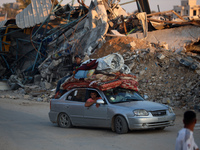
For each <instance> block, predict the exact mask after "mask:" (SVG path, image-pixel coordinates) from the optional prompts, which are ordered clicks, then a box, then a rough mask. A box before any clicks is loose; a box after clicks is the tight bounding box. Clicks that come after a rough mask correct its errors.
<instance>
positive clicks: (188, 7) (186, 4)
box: [173, 0, 200, 18]
mask: <svg viewBox="0 0 200 150" xmlns="http://www.w3.org/2000/svg"><path fill="white" fill-rule="evenodd" d="M173 10H174V11H175V12H176V13H178V14H179V15H180V16H188V17H190V18H192V17H195V16H196V17H198V16H200V5H197V0H181V6H174V9H173ZM173 17H174V18H176V17H175V16H173Z"/></svg>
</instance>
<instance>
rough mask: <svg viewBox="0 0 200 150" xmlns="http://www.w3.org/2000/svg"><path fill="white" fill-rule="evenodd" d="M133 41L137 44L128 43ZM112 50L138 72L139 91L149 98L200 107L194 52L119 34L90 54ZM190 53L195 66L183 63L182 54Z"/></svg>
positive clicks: (183, 55) (170, 103)
mask: <svg viewBox="0 0 200 150" xmlns="http://www.w3.org/2000/svg"><path fill="white" fill-rule="evenodd" d="M131 42H134V45H135V47H129V46H128V45H129V43H131ZM115 43H118V44H117V46H116V44H115ZM113 52H119V53H120V54H121V55H122V56H123V57H124V60H125V64H126V65H128V66H129V67H130V69H131V71H132V73H134V74H135V75H136V76H137V79H138V82H139V89H140V92H141V93H142V94H143V95H146V96H148V99H149V100H151V101H156V102H160V103H164V104H169V105H171V106H178V107H185V108H191V109H192V108H199V107H200V106H199V102H200V82H199V80H200V74H198V70H199V69H200V63H199V61H198V59H197V58H196V56H195V55H194V56H192V55H191V56H188V55H189V54H188V55H186V54H185V53H184V52H183V53H180V54H178V53H175V52H173V51H172V50H166V49H165V47H164V46H162V45H158V44H155V43H151V44H150V43H148V42H147V41H146V40H144V39H143V40H140V39H135V38H132V37H118V38H113V39H110V40H108V41H107V42H106V43H105V44H104V45H103V46H102V47H101V48H100V49H98V50H97V51H96V52H95V53H94V54H93V55H91V58H95V57H103V56H104V55H107V54H109V53H113ZM188 57H189V58H190V59H192V61H193V66H196V67H195V68H194V67H193V68H192V65H190V66H187V65H184V64H183V63H180V61H179V58H182V60H187V59H186V58H188Z"/></svg>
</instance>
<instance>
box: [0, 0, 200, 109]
mask: <svg viewBox="0 0 200 150" xmlns="http://www.w3.org/2000/svg"><path fill="white" fill-rule="evenodd" d="M48 2H50V1H49V0H48ZM79 2H80V1H79ZM145 2H147V4H145V5H144V4H143V3H142V2H141V1H140V0H139V1H137V4H138V6H141V7H139V8H138V12H139V13H136V14H134V13H133V14H127V13H126V11H125V10H124V9H122V7H121V6H120V5H119V3H118V1H111V0H94V1H91V4H90V6H89V7H88V6H86V5H85V4H84V2H83V1H82V2H81V3H80V5H79V6H71V5H70V4H67V5H65V6H61V5H60V3H56V4H53V5H52V4H50V3H49V5H52V12H50V11H48V14H49V15H50V17H48V18H46V19H44V20H45V21H44V20H43V21H42V25H40V24H39V23H38V24H36V25H35V24H33V25H32V26H34V27H33V28H32V27H26V28H24V27H25V26H24V27H23V28H24V29H22V28H20V27H19V26H17V25H16V23H14V22H12V21H10V24H8V23H7V24H5V26H4V27H1V28H0V38H1V40H0V42H1V43H0V44H1V45H2V46H0V48H1V49H0V50H1V53H0V62H1V63H0V79H1V80H2V81H1V82H0V89H1V90H4V92H3V93H1V94H0V97H1V98H12V99H16V98H20V99H21V98H22V99H29V100H35V101H44V102H49V99H50V98H51V97H53V96H54V94H55V91H54V90H52V89H55V87H56V83H57V81H58V80H59V79H60V78H62V77H64V76H67V75H70V74H71V68H72V64H73V62H74V56H75V55H80V56H81V57H82V60H83V62H84V61H87V60H90V59H102V58H104V57H105V56H108V55H110V54H111V55H114V54H119V55H120V57H122V59H120V60H123V64H122V63H120V61H115V62H112V63H111V66H113V65H114V66H117V64H118V65H120V69H119V70H120V71H122V72H124V73H132V74H134V75H136V77H137V79H138V81H139V89H140V92H141V93H142V94H143V95H144V97H145V98H146V99H148V100H150V101H157V102H160V103H164V104H168V105H171V106H178V107H182V108H185V109H187V108H191V109H196V110H199V105H198V104H199V102H200V92H199V91H200V84H199V79H200V55H199V51H200V40H199V38H200V37H199V32H200V28H199V25H200V22H199V21H198V20H194V19H193V20H192V19H188V20H186V19H185V18H183V17H181V16H179V15H178V14H177V13H176V12H174V11H166V12H157V13H151V11H150V7H149V5H148V1H145ZM30 9H31V8H30ZM49 10H50V9H49ZM41 11H42V9H41ZM174 15H175V16H176V18H174V19H173V17H172V16H174ZM177 18H178V19H177ZM24 21H25V20H24ZM18 22H19V19H18ZM25 23H26V22H25ZM161 29H162V30H161ZM10 31H13V32H10ZM8 36H9V38H7V37H8ZM144 37H145V38H144ZM111 55H110V56H111ZM100 70H101V69H100ZM109 71H112V69H111V70H109ZM5 81H6V82H7V84H8V85H9V87H8V86H7V85H6V83H5ZM9 89H11V90H15V92H10V93H9Z"/></svg>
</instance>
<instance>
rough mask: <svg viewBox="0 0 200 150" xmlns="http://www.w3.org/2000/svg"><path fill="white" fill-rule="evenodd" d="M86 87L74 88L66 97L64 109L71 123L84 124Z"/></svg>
mask: <svg viewBox="0 0 200 150" xmlns="http://www.w3.org/2000/svg"><path fill="white" fill-rule="evenodd" d="M85 95H86V89H74V90H72V91H71V92H70V93H69V94H68V95H67V97H66V101H67V104H66V109H67V110H68V111H67V112H68V115H69V117H70V119H71V121H72V123H73V125H77V126H82V125H84V120H83V119H84V118H83V114H84V107H85V106H84V105H85Z"/></svg>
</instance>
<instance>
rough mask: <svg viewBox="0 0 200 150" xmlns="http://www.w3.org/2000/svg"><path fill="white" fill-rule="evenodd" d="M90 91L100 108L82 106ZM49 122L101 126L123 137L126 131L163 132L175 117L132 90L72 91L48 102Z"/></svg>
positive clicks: (86, 89) (81, 89)
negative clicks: (97, 97)
mask: <svg viewBox="0 0 200 150" xmlns="http://www.w3.org/2000/svg"><path fill="white" fill-rule="evenodd" d="M92 91H96V92H97V93H98V96H99V97H101V98H100V99H98V100H97V101H96V103H97V104H98V105H99V107H96V105H94V104H93V105H92V106H90V107H85V102H86V100H87V99H89V98H90V93H91V92H92ZM49 119H50V121H51V122H53V123H57V124H58V125H59V126H60V127H63V128H69V127H72V126H82V127H83V126H87V127H102V128H111V129H112V130H113V131H115V132H116V133H119V134H122V133H127V132H128V130H139V129H140V130H141V129H164V128H165V127H167V126H171V125H174V120H175V114H174V112H173V110H172V108H171V107H169V106H167V105H163V104H159V103H155V102H150V101H146V100H144V99H143V97H142V96H141V95H140V94H139V93H138V92H136V91H133V90H129V89H124V88H114V89H110V90H107V91H100V90H99V89H94V88H74V89H71V90H69V91H68V92H66V93H65V94H64V95H63V96H62V97H60V98H59V99H52V100H51V101H50V112H49Z"/></svg>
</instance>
